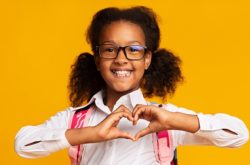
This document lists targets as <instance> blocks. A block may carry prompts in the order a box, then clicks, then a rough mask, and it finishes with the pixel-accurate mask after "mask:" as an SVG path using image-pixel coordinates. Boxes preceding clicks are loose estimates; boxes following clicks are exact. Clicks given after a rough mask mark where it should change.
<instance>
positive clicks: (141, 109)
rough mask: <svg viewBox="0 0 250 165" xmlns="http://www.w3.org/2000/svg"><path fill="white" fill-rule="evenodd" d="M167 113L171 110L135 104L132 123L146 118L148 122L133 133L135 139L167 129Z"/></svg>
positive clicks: (134, 123)
mask: <svg viewBox="0 0 250 165" xmlns="http://www.w3.org/2000/svg"><path fill="white" fill-rule="evenodd" d="M169 113H171V112H168V111H166V110H164V109H162V108H159V107H156V106H153V105H139V104H138V105H136V106H135V108H134V110H133V113H132V114H133V117H134V121H133V125H136V124H137V122H138V120H139V119H144V120H147V121H149V122H150V123H149V125H148V127H146V128H144V129H142V130H140V131H139V132H138V133H137V134H136V135H135V140H138V139H139V138H140V137H143V136H145V135H147V134H149V133H153V132H159V131H162V130H167V129H169V128H170V126H168V123H167V118H168V116H169V115H170V114H169Z"/></svg>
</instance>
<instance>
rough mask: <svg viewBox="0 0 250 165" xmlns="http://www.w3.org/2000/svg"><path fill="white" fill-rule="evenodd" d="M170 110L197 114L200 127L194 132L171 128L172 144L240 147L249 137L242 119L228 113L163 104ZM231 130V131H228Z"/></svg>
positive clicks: (175, 145)
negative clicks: (199, 111)
mask: <svg viewBox="0 0 250 165" xmlns="http://www.w3.org/2000/svg"><path fill="white" fill-rule="evenodd" d="M165 107H166V109H167V110H169V111H172V112H180V113H185V114H190V115H197V117H198V119H199V125H200V129H199V130H198V131H197V132H196V133H189V132H186V131H179V130H173V131H171V132H172V136H173V145H174V147H177V146H179V145H214V146H219V147H240V146H242V145H243V144H245V143H246V142H247V141H248V139H249V132H248V129H247V127H246V125H245V124H244V122H243V121H242V120H240V119H239V118H237V117H234V116H230V115H228V114H223V113H217V114H214V115H211V114H202V113H195V112H194V111H191V110H188V109H185V108H179V107H176V106H175V105H173V104H167V105H165ZM225 130H226V131H225ZM230 132H231V133H230Z"/></svg>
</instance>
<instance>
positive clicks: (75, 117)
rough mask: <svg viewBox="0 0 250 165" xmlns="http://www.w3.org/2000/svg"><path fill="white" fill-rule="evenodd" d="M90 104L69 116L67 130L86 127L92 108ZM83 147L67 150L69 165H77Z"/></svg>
mask: <svg viewBox="0 0 250 165" xmlns="http://www.w3.org/2000/svg"><path fill="white" fill-rule="evenodd" d="M92 105H93V104H90V105H88V106H86V107H84V108H82V109H78V110H76V111H75V112H73V113H72V114H71V117H70V120H69V128H72V129H73V128H81V127H86V126H88V122H89V119H90V116H91V113H92V111H93V108H94V106H92ZM83 151H84V149H83V145H76V146H70V147H69V150H68V154H69V158H70V162H71V165H79V164H80V161H81V158H82V155H83Z"/></svg>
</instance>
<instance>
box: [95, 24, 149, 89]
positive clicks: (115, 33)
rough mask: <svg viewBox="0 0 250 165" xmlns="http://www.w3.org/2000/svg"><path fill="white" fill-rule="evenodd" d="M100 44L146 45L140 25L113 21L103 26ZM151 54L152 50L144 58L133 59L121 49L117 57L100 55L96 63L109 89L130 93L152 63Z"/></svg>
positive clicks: (136, 87)
mask: <svg viewBox="0 0 250 165" xmlns="http://www.w3.org/2000/svg"><path fill="white" fill-rule="evenodd" d="M100 44H113V45H116V46H121V47H124V46H130V45H141V46H145V37H144V32H143V30H142V29H141V28H140V26H138V25H136V24H134V23H131V22H127V21H116V22H112V23H111V24H108V25H106V26H105V27H104V28H103V30H102V32H101V36H100ZM110 51H112V50H110ZM151 56H152V55H151V52H150V51H147V52H146V54H145V56H144V58H142V59H140V60H133V61H131V60H128V59H127V58H126V56H125V54H124V51H123V50H120V51H118V55H117V57H116V58H115V59H105V58H102V57H99V56H98V58H97V59H96V65H97V69H98V70H99V71H100V73H101V75H102V77H103V79H104V81H105V82H106V87H107V90H108V91H113V92H119V93H128V92H130V91H133V90H136V89H138V88H139V86H140V82H141V79H142V77H143V74H144V71H145V69H147V68H148V67H149V65H150V62H151Z"/></svg>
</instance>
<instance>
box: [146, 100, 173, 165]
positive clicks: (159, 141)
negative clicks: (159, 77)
mask: <svg viewBox="0 0 250 165" xmlns="http://www.w3.org/2000/svg"><path fill="white" fill-rule="evenodd" d="M151 105H156V106H159V107H162V105H161V104H155V103H151ZM153 142H154V149H155V156H156V160H157V161H158V162H159V163H160V164H161V165H177V163H175V162H176V161H174V160H173V158H174V157H175V151H174V148H173V144H172V135H171V131H168V130H164V131H160V132H157V133H153Z"/></svg>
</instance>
